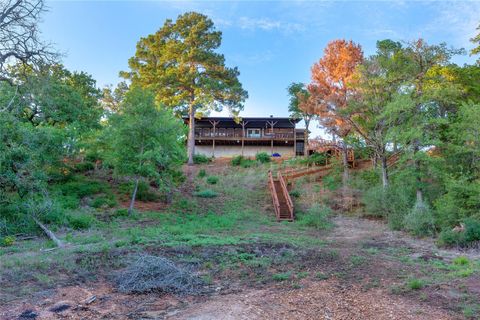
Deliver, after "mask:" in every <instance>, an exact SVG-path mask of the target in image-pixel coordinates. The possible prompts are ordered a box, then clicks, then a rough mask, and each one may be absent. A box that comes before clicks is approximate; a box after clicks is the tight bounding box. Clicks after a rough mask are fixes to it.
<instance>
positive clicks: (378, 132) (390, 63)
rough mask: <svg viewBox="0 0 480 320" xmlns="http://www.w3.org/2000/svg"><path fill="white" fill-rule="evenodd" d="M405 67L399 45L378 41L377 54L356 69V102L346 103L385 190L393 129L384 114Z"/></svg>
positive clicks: (350, 116) (403, 78)
mask: <svg viewBox="0 0 480 320" xmlns="http://www.w3.org/2000/svg"><path fill="white" fill-rule="evenodd" d="M406 66H407V60H406V59H405V57H404V54H403V50H402V45H401V44H400V43H399V42H394V41H392V40H382V41H378V42H377V53H376V54H375V55H373V56H371V57H369V58H367V59H365V61H364V62H363V63H362V64H361V65H360V66H359V67H358V69H357V73H356V75H355V77H354V79H353V81H352V85H353V87H354V88H355V91H356V95H355V99H351V100H350V101H349V107H348V108H347V109H346V112H345V115H346V116H348V119H349V122H350V123H351V126H352V128H353V129H354V130H355V132H356V133H357V134H358V135H359V136H360V137H361V138H362V139H363V140H365V142H366V144H367V146H369V147H370V148H372V149H373V153H374V156H375V157H376V158H378V159H379V160H380V163H381V171H382V183H383V187H384V188H385V187H387V186H388V180H389V179H388V166H387V157H388V152H387V145H388V144H389V143H390V140H389V136H388V134H389V132H390V128H391V125H392V123H389V122H388V117H387V116H386V114H385V111H386V109H387V108H388V105H389V104H390V103H391V102H392V101H393V99H394V97H395V96H396V95H397V94H399V93H400V91H401V89H402V85H403V84H404V81H405V78H406V72H405V70H406Z"/></svg>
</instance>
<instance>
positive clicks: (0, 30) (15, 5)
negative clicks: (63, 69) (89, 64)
mask: <svg viewBox="0 0 480 320" xmlns="http://www.w3.org/2000/svg"><path fill="white" fill-rule="evenodd" d="M44 11H45V5H44V1H43V0H4V1H1V2H0V81H8V82H9V83H10V84H13V79H12V74H11V72H10V69H9V66H11V65H12V64H17V63H22V64H24V65H29V66H36V65H39V64H42V63H45V62H52V61H53V60H54V59H55V58H56V56H57V54H56V53H55V52H53V51H52V50H51V48H50V45H49V44H48V43H45V42H43V41H42V40H41V39H40V37H39V29H38V23H39V21H40V17H41V15H42V13H43V12H44Z"/></svg>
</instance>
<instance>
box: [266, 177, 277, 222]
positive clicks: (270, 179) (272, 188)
mask: <svg viewBox="0 0 480 320" xmlns="http://www.w3.org/2000/svg"><path fill="white" fill-rule="evenodd" d="M268 186H269V187H270V193H271V194H272V200H273V208H274V210H275V216H276V217H277V219H280V202H279V201H278V197H277V191H276V190H275V183H274V182H273V175H272V171H270V170H269V171H268Z"/></svg>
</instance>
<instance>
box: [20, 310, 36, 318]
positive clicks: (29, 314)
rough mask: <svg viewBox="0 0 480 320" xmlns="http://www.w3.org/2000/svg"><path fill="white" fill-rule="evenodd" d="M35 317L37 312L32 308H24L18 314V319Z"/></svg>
mask: <svg viewBox="0 0 480 320" xmlns="http://www.w3.org/2000/svg"><path fill="white" fill-rule="evenodd" d="M37 317H38V313H36V312H35V311H33V310H25V311H23V312H22V313H21V314H20V315H19V316H18V318H19V319H36V318H37Z"/></svg>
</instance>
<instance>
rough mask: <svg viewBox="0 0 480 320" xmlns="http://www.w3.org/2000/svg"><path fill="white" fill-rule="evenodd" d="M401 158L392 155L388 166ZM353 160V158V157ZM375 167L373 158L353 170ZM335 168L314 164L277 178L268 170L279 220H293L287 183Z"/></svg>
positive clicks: (285, 172) (279, 175)
mask: <svg viewBox="0 0 480 320" xmlns="http://www.w3.org/2000/svg"><path fill="white" fill-rule="evenodd" d="M399 158H400V155H399V154H398V153H396V154H393V155H391V156H390V157H389V158H388V159H387V165H388V167H391V166H394V165H395V164H396V163H397V162H398V160H399ZM352 160H353V159H352ZM371 167H373V162H372V161H371V160H360V161H357V165H355V166H353V168H352V170H365V169H369V168H371ZM332 168H333V166H332V165H331V164H326V165H323V166H314V167H306V168H297V169H294V170H285V171H283V173H282V172H280V171H279V172H278V173H277V178H276V179H275V178H274V177H273V174H272V172H271V171H268V188H269V190H270V194H271V195H272V201H273V208H274V210H275V215H276V217H277V220H278V221H293V220H294V218H295V216H294V207H293V202H292V199H291V197H290V193H289V192H288V189H287V185H292V184H293V182H294V181H295V179H297V178H300V177H305V176H312V175H316V176H317V178H318V177H323V176H325V174H327V173H329V172H330V170H331V169H332Z"/></svg>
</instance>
